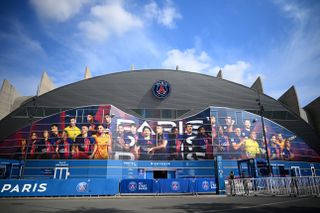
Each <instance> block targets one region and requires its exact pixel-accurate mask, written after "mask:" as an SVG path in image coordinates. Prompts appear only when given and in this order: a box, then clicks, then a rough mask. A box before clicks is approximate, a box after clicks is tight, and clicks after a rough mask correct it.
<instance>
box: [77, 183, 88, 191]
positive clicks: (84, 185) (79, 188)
mask: <svg viewBox="0 0 320 213" xmlns="http://www.w3.org/2000/svg"><path fill="white" fill-rule="evenodd" d="M76 189H77V192H88V184H87V183H86V182H80V183H78V185H77V187H76Z"/></svg>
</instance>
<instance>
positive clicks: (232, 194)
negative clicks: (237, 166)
mask: <svg viewBox="0 0 320 213" xmlns="http://www.w3.org/2000/svg"><path fill="white" fill-rule="evenodd" d="M229 186H230V194H231V196H235V195H236V193H235V184H234V173H233V171H230V174H229Z"/></svg>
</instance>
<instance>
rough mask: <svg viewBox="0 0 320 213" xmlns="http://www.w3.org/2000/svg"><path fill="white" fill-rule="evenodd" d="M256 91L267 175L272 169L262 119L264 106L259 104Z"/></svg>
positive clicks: (270, 173)
mask: <svg viewBox="0 0 320 213" xmlns="http://www.w3.org/2000/svg"><path fill="white" fill-rule="evenodd" d="M257 93H258V99H257V102H258V106H259V113H260V118H261V124H262V134H263V140H264V145H265V149H266V158H267V169H268V176H272V170H271V164H270V158H269V152H268V143H267V137H266V131H265V126H264V119H263V112H264V108H263V105H262V104H261V98H260V93H259V92H258V91H257Z"/></svg>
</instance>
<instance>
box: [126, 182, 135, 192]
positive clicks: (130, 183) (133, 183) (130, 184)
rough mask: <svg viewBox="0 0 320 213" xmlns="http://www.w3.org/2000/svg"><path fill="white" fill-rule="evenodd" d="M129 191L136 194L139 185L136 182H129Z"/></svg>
mask: <svg viewBox="0 0 320 213" xmlns="http://www.w3.org/2000/svg"><path fill="white" fill-rule="evenodd" d="M128 189H129V191H130V192H134V191H136V190H137V183H136V182H134V181H131V182H129V184H128Z"/></svg>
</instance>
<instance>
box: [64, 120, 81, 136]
mask: <svg viewBox="0 0 320 213" xmlns="http://www.w3.org/2000/svg"><path fill="white" fill-rule="evenodd" d="M64 131H66V132H67V134H68V138H71V140H72V141H74V140H75V139H76V137H77V136H78V135H79V134H80V133H81V131H80V129H79V128H78V127H77V126H76V119H75V118H70V125H69V126H67V127H66V128H65V129H64Z"/></svg>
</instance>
